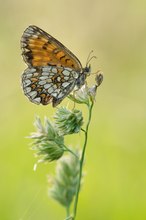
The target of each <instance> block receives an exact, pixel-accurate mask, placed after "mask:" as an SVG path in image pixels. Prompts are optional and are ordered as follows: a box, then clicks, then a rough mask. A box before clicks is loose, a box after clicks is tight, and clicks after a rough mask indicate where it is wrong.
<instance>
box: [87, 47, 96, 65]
mask: <svg viewBox="0 0 146 220" xmlns="http://www.w3.org/2000/svg"><path fill="white" fill-rule="evenodd" d="M92 53H93V50H91V51H90V53H89V55H88V57H87V61H86V66H88V64H89V63H90V61H91V60H92V59H93V58H95V59H96V58H97V57H96V56H91V54H92Z"/></svg>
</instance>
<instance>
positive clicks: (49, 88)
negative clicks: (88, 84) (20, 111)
mask: <svg viewBox="0 0 146 220" xmlns="http://www.w3.org/2000/svg"><path fill="white" fill-rule="evenodd" d="M78 77H79V73H77V72H75V71H74V70H72V69H71V68H67V67H53V66H45V67H39V68H38V67H30V68H27V69H26V70H25V71H24V73H23V75H22V87H23V90H24V94H25V95H26V96H27V97H28V98H29V100H30V101H31V102H33V103H35V104H43V105H47V104H49V103H50V102H52V105H53V107H55V106H57V105H58V104H59V103H60V102H61V101H62V100H63V99H64V98H65V97H66V96H67V95H68V94H69V93H70V92H71V91H72V90H73V88H74V87H75V85H76V79H77V78H78Z"/></svg>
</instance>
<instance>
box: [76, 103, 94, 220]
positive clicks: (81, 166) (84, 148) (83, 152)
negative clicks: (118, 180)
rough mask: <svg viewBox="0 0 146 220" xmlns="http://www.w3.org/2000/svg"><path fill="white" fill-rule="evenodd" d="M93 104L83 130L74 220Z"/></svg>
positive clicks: (89, 107) (89, 106) (90, 106)
mask: <svg viewBox="0 0 146 220" xmlns="http://www.w3.org/2000/svg"><path fill="white" fill-rule="evenodd" d="M93 104H94V102H92V103H91V105H88V109H89V116H88V122H87V125H86V129H85V130H83V131H84V133H85V140H84V145H83V151H82V155H81V159H80V172H79V181H78V186H77V191H76V196H75V202H74V210H73V220H75V218H76V214H77V206H78V198H79V192H80V187H81V179H82V171H83V164H84V158H85V151H86V146H87V140H88V129H89V124H90V121H91V115H92V108H93Z"/></svg>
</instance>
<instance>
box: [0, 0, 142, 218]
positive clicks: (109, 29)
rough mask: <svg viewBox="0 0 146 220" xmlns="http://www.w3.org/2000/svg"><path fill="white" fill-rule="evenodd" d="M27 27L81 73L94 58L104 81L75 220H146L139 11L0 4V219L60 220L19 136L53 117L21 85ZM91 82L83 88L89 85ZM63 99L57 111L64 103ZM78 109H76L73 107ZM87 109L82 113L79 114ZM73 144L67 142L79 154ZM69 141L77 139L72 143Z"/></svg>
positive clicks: (88, 1)
mask: <svg viewBox="0 0 146 220" xmlns="http://www.w3.org/2000/svg"><path fill="white" fill-rule="evenodd" d="M30 24H34V25H37V26H39V27H40V28H42V29H44V30H45V31H47V32H48V33H50V34H51V35H53V36H54V37H56V38H57V39H58V40H59V41H61V42H62V43H63V44H64V45H65V46H66V47H68V48H69V49H70V50H71V51H72V52H73V53H74V54H75V55H76V56H77V57H78V58H79V59H80V61H81V63H82V64H83V66H84V65H85V62H86V58H87V56H88V54H89V52H90V51H91V50H92V49H93V50H94V54H95V55H96V56H97V60H93V61H92V62H91V65H92V71H93V72H96V70H98V69H101V70H102V71H103V72H104V82H103V84H102V85H101V87H100V88H99V90H98V94H97V101H96V104H95V106H94V111H93V118H92V123H91V127H90V132H89V133H90V137H89V142H88V148H87V152H86V165H85V170H86V173H87V174H86V176H85V181H84V186H83V188H82V191H81V194H80V200H79V207H78V216H77V220H81V219H84V220H89V219H92V220H107V219H108V220H123V219H124V220H139V219H140V220H145V219H146V2H145V1H142V0H135V1H132V0H128V1H124V0H123V1H119V0H118V1H116V0H111V1H107V0H103V1H99V0H78V1H77V0H75V1H70V0H62V1H59V0H58V1H56V0H52V1H51V0H36V1H29V0H25V1H18V0H12V1H8V0H5V1H1V2H0V32H1V33H0V39H1V40H0V48H1V52H0V68H1V72H0V77H1V86H0V89H1V92H0V100H1V107H0V111H1V113H0V123H1V127H0V135H1V139H0V140H1V144H0V170H1V180H0V200H1V201H0V219H2V220H34V219H35V220H40V219H41V220H42V219H43V220H48V219H50V220H61V219H64V217H65V211H64V209H63V208H62V207H61V206H60V205H59V204H57V203H56V202H55V201H54V200H52V199H50V198H49V197H48V196H47V190H48V189H47V187H48V184H47V174H48V173H52V172H53V170H54V168H55V164H54V163H52V164H47V165H44V164H41V165H39V167H38V169H37V171H36V172H34V171H33V165H34V163H35V162H36V158H34V156H33V152H32V151H31V150H30V149H29V147H30V146H29V143H30V140H28V139H26V138H25V136H27V135H29V133H30V132H32V131H34V128H33V122H34V117H35V115H40V117H41V118H42V119H43V117H44V116H48V117H50V118H51V117H52V115H53V113H54V109H53V108H52V107H51V105H48V106H45V107H44V106H37V105H34V104H32V103H30V102H29V101H28V100H27V98H26V97H24V95H23V92H22V90H21V86H20V79H21V73H22V72H23V70H24V69H25V68H26V65H25V64H24V62H23V61H22V57H21V50H20V38H21V35H22V33H23V31H24V29H25V28H26V27H27V26H28V25H30ZM93 80H94V77H92V76H91V77H90V79H89V81H90V82H93ZM67 103H68V99H66V100H64V101H63V103H62V105H63V104H65V105H66V104H67ZM78 107H80V106H78ZM84 110H85V109H84ZM80 136H81V135H77V136H73V138H72V137H70V139H68V142H70V143H71V144H72V145H73V144H74V143H75V144H76V145H80ZM75 138H76V139H77V140H75Z"/></svg>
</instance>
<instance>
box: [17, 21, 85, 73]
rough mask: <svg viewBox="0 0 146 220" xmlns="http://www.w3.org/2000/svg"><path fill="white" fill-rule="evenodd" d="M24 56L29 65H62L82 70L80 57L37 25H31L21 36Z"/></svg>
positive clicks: (78, 70)
mask: <svg viewBox="0 0 146 220" xmlns="http://www.w3.org/2000/svg"><path fill="white" fill-rule="evenodd" d="M21 48H22V56H23V59H24V61H25V62H26V63H27V65H28V66H29V67H31V66H32V67H40V66H48V65H50V66H62V67H69V68H72V69H73V70H75V71H77V72H80V71H81V70H82V65H81V63H80V61H79V60H78V58H77V57H76V56H75V55H74V54H73V53H72V52H71V51H70V50H68V49H67V48H66V47H65V46H64V45H63V44H61V43H60V42H59V41H58V40H56V39H55V38H53V37H52V36H51V35H49V34H47V33H46V32H45V31H43V30H41V29H40V28H38V27H36V26H33V25H32V26H29V27H28V28H27V29H26V30H25V31H24V33H23V35H22V38H21Z"/></svg>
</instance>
